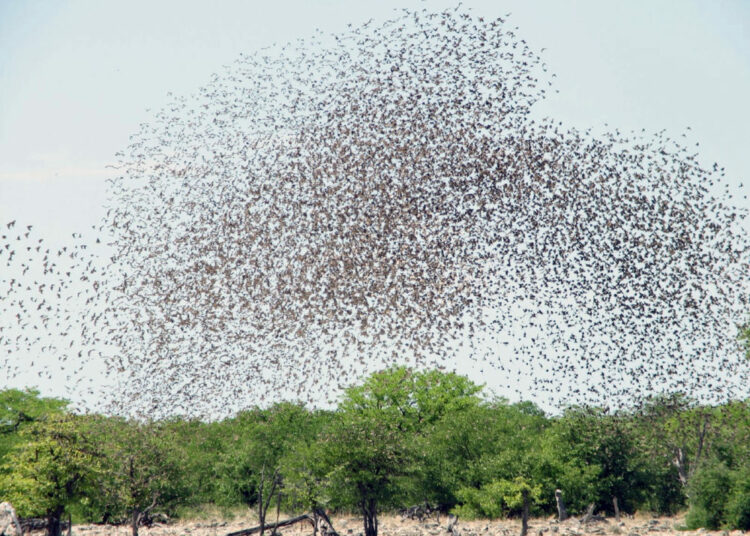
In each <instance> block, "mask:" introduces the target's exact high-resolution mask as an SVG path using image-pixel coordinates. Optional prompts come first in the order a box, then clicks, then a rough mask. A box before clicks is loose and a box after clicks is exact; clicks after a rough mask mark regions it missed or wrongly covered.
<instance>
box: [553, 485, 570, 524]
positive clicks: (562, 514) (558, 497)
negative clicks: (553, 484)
mask: <svg viewBox="0 0 750 536" xmlns="http://www.w3.org/2000/svg"><path fill="white" fill-rule="evenodd" d="M555 502H556V503H557V520H558V521H560V522H562V521H565V520H566V519H568V511H567V510H566V509H565V502H564V501H563V497H562V490H560V489H556V490H555Z"/></svg>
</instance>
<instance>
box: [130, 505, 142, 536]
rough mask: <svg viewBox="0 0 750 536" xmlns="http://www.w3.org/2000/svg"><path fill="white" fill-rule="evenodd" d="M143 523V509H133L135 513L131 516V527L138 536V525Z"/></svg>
mask: <svg viewBox="0 0 750 536" xmlns="http://www.w3.org/2000/svg"><path fill="white" fill-rule="evenodd" d="M140 524H141V511H140V510H138V508H134V509H133V515H132V516H131V517H130V528H131V530H132V533H133V536H138V525H140Z"/></svg>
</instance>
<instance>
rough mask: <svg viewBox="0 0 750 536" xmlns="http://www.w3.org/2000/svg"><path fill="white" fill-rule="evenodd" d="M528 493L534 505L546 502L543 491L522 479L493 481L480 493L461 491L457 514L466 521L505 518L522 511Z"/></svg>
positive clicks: (479, 490) (480, 490) (479, 491)
mask: <svg viewBox="0 0 750 536" xmlns="http://www.w3.org/2000/svg"><path fill="white" fill-rule="evenodd" d="M524 491H526V492H527V493H528V494H529V499H530V500H531V503H532V504H540V503H542V502H543V501H544V499H543V498H542V487H541V486H540V485H532V484H531V483H529V481H528V480H527V479H525V478H524V477H520V476H519V477H516V478H514V479H513V480H506V479H499V480H493V481H492V482H489V483H488V484H485V485H483V486H482V487H481V488H479V489H476V488H461V489H460V490H458V493H457V495H458V498H459V500H460V501H461V505H460V506H458V507H457V508H455V509H454V513H455V514H457V515H458V516H459V517H462V518H465V519H477V518H481V517H484V518H490V519H497V518H504V517H507V516H508V515H510V514H511V513H517V512H519V511H520V510H521V508H522V507H523V492H524Z"/></svg>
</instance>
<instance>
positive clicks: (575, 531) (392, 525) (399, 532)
mask: <svg viewBox="0 0 750 536" xmlns="http://www.w3.org/2000/svg"><path fill="white" fill-rule="evenodd" d="M269 517H270V516H269ZM282 519H283V517H282ZM274 520H275V519H271V520H270V522H273V521H274ZM332 521H333V523H334V525H335V528H336V530H338V532H339V533H340V534H341V536H361V533H362V532H363V530H362V521H361V519H359V518H357V517H353V516H351V517H348V516H338V517H334V519H333V520H332ZM379 521H380V527H379V535H380V536H449V534H448V532H447V531H446V527H447V525H448V519H447V517H445V516H442V517H441V518H440V519H439V520H436V519H434V518H433V519H430V520H428V521H425V522H419V521H411V520H403V519H402V518H401V517H400V516H393V515H385V516H381V517H380V519H379ZM683 523H684V517H683V516H677V517H652V516H648V515H640V514H636V515H635V516H632V517H623V518H622V519H621V521H620V522H619V523H618V522H617V521H616V520H615V519H611V518H608V519H605V520H602V521H594V522H590V523H588V524H582V523H580V522H579V521H578V519H576V518H571V519H569V520H567V521H564V522H563V523H558V522H557V521H556V520H555V519H553V518H549V519H543V518H542V519H532V520H530V521H529V533H528V534H529V536H586V535H592V536H608V535H614V536H670V535H679V536H698V535H700V536H740V535H742V534H744V532H743V531H739V530H737V531H708V530H705V529H700V530H697V531H683V530H679V527H681V526H682V525H683ZM256 524H257V519H255V518H254V517H253V516H250V515H248V516H240V517H236V518H234V519H231V520H226V519H219V518H216V519H203V520H198V521H192V522H180V523H175V524H164V525H162V524H155V525H154V526H152V527H150V528H141V529H140V535H141V536H225V535H227V534H229V533H230V532H234V531H237V530H241V529H245V528H249V527H252V526H255V525H256ZM456 528H457V529H458V531H459V535H460V536H518V535H519V534H520V529H521V522H520V520H517V519H510V520H493V521H488V520H478V521H464V520H460V521H459V523H458V525H457V526H456ZM280 533H281V535H282V536H312V530H311V529H310V526H309V525H307V524H303V523H300V524H297V525H295V526H293V527H288V528H284V529H281V530H280ZM32 534H37V535H38V534H42V533H38V532H37V533H32ZM130 534H131V531H130V527H129V526H111V525H74V526H73V535H74V536H110V535H112V536H129V535H130ZM266 535H267V536H270V531H267V532H266Z"/></svg>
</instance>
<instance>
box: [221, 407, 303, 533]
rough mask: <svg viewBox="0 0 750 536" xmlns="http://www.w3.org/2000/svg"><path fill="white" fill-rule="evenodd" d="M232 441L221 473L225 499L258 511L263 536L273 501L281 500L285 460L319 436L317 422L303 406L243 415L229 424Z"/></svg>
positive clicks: (275, 408)
mask: <svg viewBox="0 0 750 536" xmlns="http://www.w3.org/2000/svg"><path fill="white" fill-rule="evenodd" d="M228 426H229V429H230V430H231V433H232V437H231V440H230V443H229V446H228V448H227V449H226V451H225V453H224V454H223V456H222V460H221V464H220V468H219V469H220V471H221V474H222V483H223V484H222V487H223V490H224V493H225V497H228V498H229V499H230V500H239V501H241V502H242V503H244V504H246V505H247V506H249V507H253V506H255V507H257V511H258V520H259V524H260V526H261V534H263V532H264V527H265V525H266V515H267V512H268V509H269V507H270V505H271V504H272V502H273V499H276V501H277V504H278V503H279V501H280V500H281V492H282V489H281V488H282V485H283V478H282V477H283V472H282V460H283V458H284V456H285V455H286V454H287V453H288V452H290V451H291V450H292V449H293V448H294V445H295V444H296V443H297V442H299V441H305V440H306V439H307V438H309V437H311V436H312V435H314V433H315V431H316V430H315V426H316V420H315V419H314V418H313V416H312V415H311V413H310V412H309V411H308V410H306V409H305V408H304V407H303V406H301V405H298V404H292V403H279V404H276V405H274V406H272V407H271V408H270V409H268V410H253V411H247V412H243V413H241V414H240V415H238V416H237V417H235V418H234V419H232V420H231V421H230V422H229V423H228Z"/></svg>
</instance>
